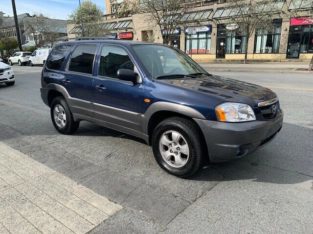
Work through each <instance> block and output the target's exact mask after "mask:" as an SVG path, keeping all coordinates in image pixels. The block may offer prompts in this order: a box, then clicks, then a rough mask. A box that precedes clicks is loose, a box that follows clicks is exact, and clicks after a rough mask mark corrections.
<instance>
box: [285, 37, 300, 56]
mask: <svg viewBox="0 0 313 234" xmlns="http://www.w3.org/2000/svg"><path fill="white" fill-rule="evenodd" d="M300 42H301V34H300V33H294V34H290V36H289V42H288V48H287V58H289V59H298V58H299V56H300Z"/></svg>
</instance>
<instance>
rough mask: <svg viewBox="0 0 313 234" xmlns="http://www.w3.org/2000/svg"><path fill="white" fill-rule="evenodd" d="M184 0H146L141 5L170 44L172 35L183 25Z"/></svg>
mask: <svg viewBox="0 0 313 234" xmlns="http://www.w3.org/2000/svg"><path fill="white" fill-rule="evenodd" d="M184 3H185V1H184V0H145V1H142V3H141V4H140V6H139V9H140V11H141V12H142V13H148V14H149V15H150V20H151V21H154V22H155V23H156V24H157V25H158V27H159V29H160V31H161V32H163V33H162V34H163V42H164V43H165V44H168V43H169V42H170V41H171V38H172V36H173V35H174V33H175V31H176V30H177V28H178V26H180V25H181V21H180V19H181V16H182V13H183V12H182V11H183V8H182V6H183V4H184Z"/></svg>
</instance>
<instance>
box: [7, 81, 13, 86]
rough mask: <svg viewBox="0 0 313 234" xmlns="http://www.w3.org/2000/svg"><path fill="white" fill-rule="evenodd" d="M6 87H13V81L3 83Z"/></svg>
mask: <svg viewBox="0 0 313 234" xmlns="http://www.w3.org/2000/svg"><path fill="white" fill-rule="evenodd" d="M5 84H6V85H7V86H13V85H15V81H10V82H7V83H5Z"/></svg>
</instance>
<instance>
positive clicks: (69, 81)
mask: <svg viewBox="0 0 313 234" xmlns="http://www.w3.org/2000/svg"><path fill="white" fill-rule="evenodd" d="M62 83H63V84H69V83H71V80H70V79H64V80H62Z"/></svg>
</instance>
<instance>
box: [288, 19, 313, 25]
mask: <svg viewBox="0 0 313 234" xmlns="http://www.w3.org/2000/svg"><path fill="white" fill-rule="evenodd" d="M310 24H313V18H309V17H301V18H291V20H290V26H300V25H310Z"/></svg>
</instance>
